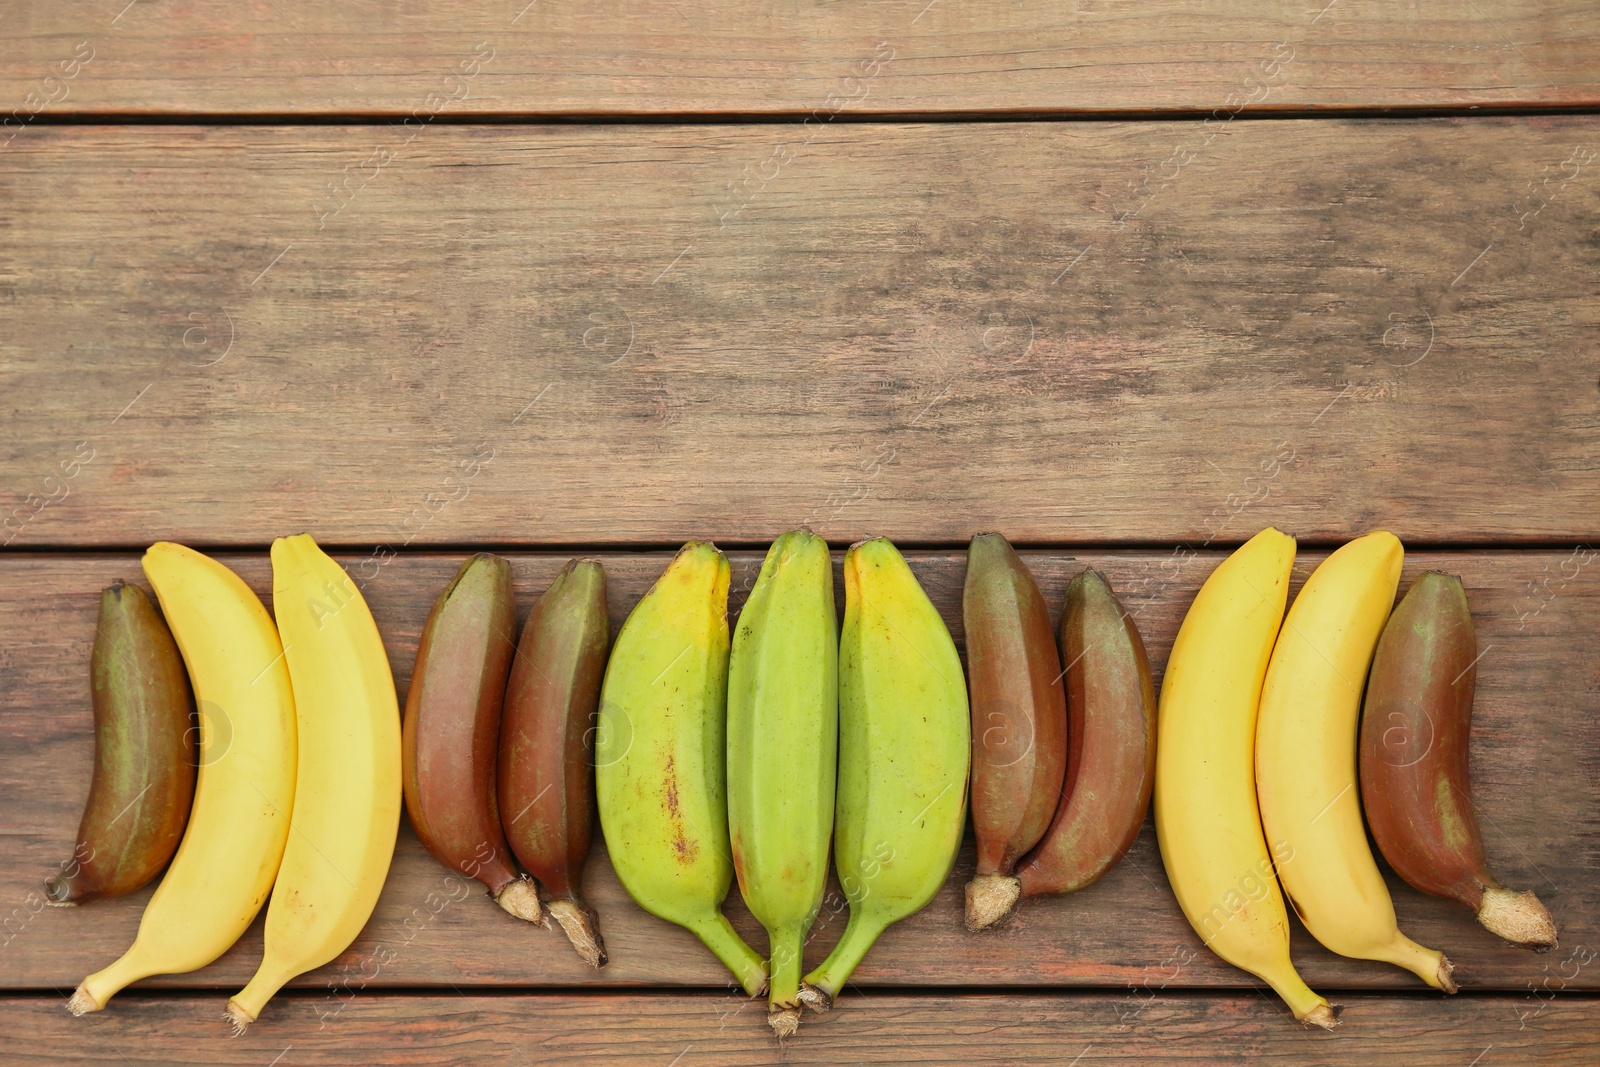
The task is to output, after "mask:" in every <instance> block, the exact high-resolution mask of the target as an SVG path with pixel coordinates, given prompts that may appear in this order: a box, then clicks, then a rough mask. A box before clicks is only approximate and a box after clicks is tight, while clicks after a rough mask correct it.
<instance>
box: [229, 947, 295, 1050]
mask: <svg viewBox="0 0 1600 1067" xmlns="http://www.w3.org/2000/svg"><path fill="white" fill-rule="evenodd" d="M293 977H294V974H293V973H292V972H282V973H279V972H276V971H273V972H268V970H267V968H266V966H265V965H263V966H262V968H261V969H260V970H258V971H256V973H255V976H254V977H252V978H251V979H250V981H249V982H247V983H246V984H245V987H244V988H243V989H241V990H239V992H237V993H235V994H234V995H233V996H232V997H230V998H229V999H228V1010H227V1019H228V1021H229V1022H230V1023H232V1024H233V1035H234V1036H235V1037H238V1036H240V1035H241V1034H243V1033H244V1032H245V1030H247V1029H248V1028H249V1026H250V1024H251V1023H253V1022H255V1021H256V1018H257V1017H258V1016H259V1015H260V1014H261V1009H262V1008H264V1007H266V1006H267V1001H269V1000H271V999H272V996H273V994H274V993H276V992H277V991H278V990H280V989H282V988H283V984H284V983H285V982H287V981H288V980H289V979H290V978H293Z"/></svg>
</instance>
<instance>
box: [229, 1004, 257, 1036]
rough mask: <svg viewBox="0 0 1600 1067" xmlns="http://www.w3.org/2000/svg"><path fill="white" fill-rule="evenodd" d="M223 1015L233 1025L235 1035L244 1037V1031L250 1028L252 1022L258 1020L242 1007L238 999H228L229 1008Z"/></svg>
mask: <svg viewBox="0 0 1600 1067" xmlns="http://www.w3.org/2000/svg"><path fill="white" fill-rule="evenodd" d="M223 1017H224V1018H226V1019H227V1020H228V1022H229V1024H230V1025H232V1026H233V1036H234V1037H243V1036H244V1032H245V1031H246V1030H248V1029H250V1024H251V1023H253V1022H255V1021H256V1017H255V1016H254V1015H251V1014H250V1013H249V1012H248V1011H246V1010H245V1009H244V1008H242V1007H240V1006H239V1002H238V1001H236V1000H230V1001H228V1010H227V1011H226V1012H225V1013H224V1014H223Z"/></svg>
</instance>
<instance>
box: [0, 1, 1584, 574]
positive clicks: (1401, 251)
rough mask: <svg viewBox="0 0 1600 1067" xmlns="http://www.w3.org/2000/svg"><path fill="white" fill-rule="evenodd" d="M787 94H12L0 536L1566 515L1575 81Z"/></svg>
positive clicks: (1527, 535) (901, 529) (1237, 529)
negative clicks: (1169, 99) (581, 116)
mask: <svg viewBox="0 0 1600 1067" xmlns="http://www.w3.org/2000/svg"><path fill="white" fill-rule="evenodd" d="M935 10H937V9H935ZM129 17H130V18H131V17H132V16H131V15H130V16H129ZM930 17H931V15H930ZM798 131H799V128H798V127H790V126H700V127H685V128H673V127H653V126H641V127H606V128H595V127H587V128H567V127H559V126H557V127H477V126H455V127H438V128H424V129H423V130H422V132H420V133H417V134H415V139H414V140H412V141H410V143H409V144H407V143H406V139H407V138H408V137H410V136H412V135H411V134H407V133H406V131H405V129H404V128H403V127H401V126H398V125H396V126H387V125H385V126H379V127H364V128H323V127H312V128H304V127H302V128H248V127H247V128H186V127H185V128H179V127H172V128H119V129H103V128H89V127H58V128H53V129H49V130H44V129H39V130H34V131H32V132H31V134H30V136H29V137H28V138H26V139H19V140H18V141H17V142H15V143H13V144H12V145H11V147H10V148H8V149H7V150H6V153H5V155H4V158H3V160H0V233H3V234H4V242H5V247H6V249H7V255H6V257H5V261H4V263H3V264H0V346H3V347H0V351H3V354H4V359H3V361H0V408H3V410H4V416H5V421H6V433H5V435H4V439H3V440H0V492H3V493H4V494H5V498H4V501H3V503H4V505H5V506H4V508H3V509H0V516H3V517H4V518H5V521H6V522H7V523H8V524H9V526H8V529H9V530H11V531H13V533H8V534H6V535H5V537H12V538H13V544H12V547H40V546H44V547H48V546H67V545H77V546H96V545H99V546H137V545H141V544H147V543H149V542H150V541H152V540H155V539H157V538H160V537H176V538H180V539H184V540H188V541H192V542H197V543H205V544H223V545H226V544H233V545H239V546H261V545H264V544H265V543H266V542H267V541H268V540H269V539H270V538H271V537H272V536H273V535H275V534H277V533H281V532H283V531H284V530H288V529H299V528H301V527H303V526H305V525H307V524H308V523H309V522H311V521H313V520H315V522H316V523H317V531H318V533H319V534H320V535H321V536H322V537H323V538H324V539H325V540H327V541H328V542H329V543H334V544H343V545H345V546H348V547H351V548H355V547H358V546H363V545H366V546H370V545H372V544H374V543H379V542H382V543H387V544H392V545H395V546H399V545H402V544H405V543H411V544H413V545H425V544H430V543H431V544H438V545H459V544H467V543H499V544H523V545H530V546H537V545H541V544H544V545H552V544H553V545H566V544H594V545H611V546H617V547H626V546H646V545H648V546H659V545H662V544H667V543H674V542H677V541H681V540H684V539H687V538H689V537H692V536H699V535H704V534H705V533H707V532H708V531H712V532H715V533H717V534H718V535H720V536H721V537H722V538H723V539H725V540H729V541H731V542H743V543H745V544H752V543H760V542H762V541H764V540H766V539H769V538H770V537H772V536H774V535H776V534H777V533H778V532H780V531H781V530H783V529H786V528H788V527H790V526H793V525H796V524H798V523H800V522H802V521H809V522H810V523H812V524H813V525H814V526H815V527H816V528H818V529H819V530H820V531H821V532H822V533H823V534H825V535H826V536H827V537H829V538H830V539H831V540H833V541H834V542H836V543H842V542H845V541H848V540H852V539H855V538H857V537H860V536H864V535H867V534H874V533H886V534H889V535H891V536H894V537H897V538H900V539H902V540H906V541H909V542H913V543H921V544H925V545H935V544H946V545H948V544H951V543H959V542H961V541H964V539H965V538H966V537H967V536H968V535H969V534H970V533H972V532H973V531H975V530H979V529H986V528H999V529H1004V530H1006V531H1008V532H1009V533H1010V534H1011V535H1012V536H1013V537H1014V538H1016V539H1017V540H1018V541H1019V542H1027V543H1033V544H1037V545H1061V544H1066V543H1072V544H1084V543H1101V544H1104V543H1107V542H1129V541H1133V542H1138V543H1143V544H1150V543H1161V542H1165V543H1175V542H1179V541H1184V542H1189V543H1191V544H1195V543H1200V542H1203V541H1209V540H1212V539H1215V540H1216V541H1217V542H1219V543H1227V542H1228V541H1233V540H1238V539H1240V538H1242V537H1243V536H1245V535H1246V534H1247V533H1248V530H1249V529H1252V528H1254V526H1256V525H1259V524H1260V523H1263V522H1267V521H1271V522H1276V523H1277V524H1279V525H1281V526H1283V527H1284V528H1286V529H1290V530H1293V531H1294V532H1295V533H1297V534H1299V535H1301V536H1302V537H1307V538H1314V539H1321V540H1323V541H1324V542H1326V541H1329V540H1332V539H1337V538H1342V537H1344V536H1346V535H1348V534H1350V533H1351V532H1353V531H1357V530H1361V529H1364V528H1366V527H1368V526H1370V525H1372V524H1374V523H1377V522H1382V523H1384V524H1386V525H1388V526H1389V527H1391V528H1392V529H1394V530H1395V531H1396V532H1397V533H1399V534H1401V535H1402V536H1403V537H1406V538H1408V539H1411V540H1423V541H1432V542H1448V543H1485V542H1496V541H1498V542H1513V541H1518V540H1525V539H1545V540H1547V541H1548V540H1572V541H1578V540H1582V539H1583V538H1586V537H1590V536H1593V535H1594V533H1595V517H1596V516H1597V515H1600V470H1597V468H1596V465H1595V461H1594V457H1595V455H1596V453H1597V451H1600V414H1597V410H1600V405H1597V402H1596V401H1597V394H1596V379H1595V374H1594V368H1593V366H1592V361H1591V360H1590V359H1589V355H1590V353H1591V350H1592V348H1593V332H1594V329H1595V326H1596V323H1597V322H1600V293H1597V292H1596V289H1595V286H1594V284H1593V281H1594V278H1595V277H1596V276H1597V275H1600V243H1597V242H1596V241H1595V240H1594V233H1593V223H1594V219H1595V218H1596V217H1597V216H1600V180H1597V172H1600V119H1596V118H1593V117H1582V118H1576V117H1575V118H1523V119H1475V120H1408V121H1404V122H1390V121H1366V122H1353V121H1344V120H1337V121H1335V120H1321V121H1309V120H1295V121H1270V122H1268V121H1261V122H1245V121H1240V122H1232V123H1221V124H1216V125H1210V126H1208V125H1205V124H1202V123H1196V122H1184V123H1010V124H943V125H933V126H926V125H884V126H879V125H850V126H836V127H832V128H830V129H829V130H828V131H827V132H826V133H825V134H824V135H820V136H818V138H817V140H816V141H815V142H814V143H812V144H810V145H809V146H805V145H803V144H798V143H796V142H795V138H796V137H797V136H799V132H798ZM786 143H788V147H783V146H784V145H785V144H786ZM775 152H776V153H778V154H776V155H775V154H774V153H775ZM786 152H792V153H793V155H792V158H789V157H786V156H784V155H783V153H786ZM1191 153H1192V158H1191ZM784 159H787V160H788V161H787V162H782V160H784ZM1330 160H1337V161H1338V165H1337V166H1329V165H1328V164H1329V161H1330ZM385 161H386V162H385ZM747 167H748V168H750V169H748V170H747V169H746V168H747ZM757 170H759V171H760V172H761V174H763V175H767V176H768V178H767V179H766V180H764V181H763V182H758V183H755V184H751V185H749V186H747V187H745V188H743V190H742V191H741V192H739V193H738V194H737V197H742V198H743V199H739V198H737V197H736V195H735V194H733V193H730V192H729V190H728V186H729V184H730V183H734V182H739V181H741V180H743V178H744V176H745V175H747V174H754V173H755V172H756V171H757ZM774 171H775V173H774ZM365 175H370V176H365ZM332 183H340V184H339V189H340V191H339V192H338V193H337V195H335V194H333V193H330V191H329V189H330V186H331V185H332ZM740 205H743V206H742V207H741V206H740ZM335 212H336V213H335ZM85 460H87V461H86V462H85ZM69 467H70V469H71V470H72V471H74V472H75V475H76V476H75V477H73V478H64V477H63V476H62V475H61V472H62V471H64V470H67V469H68V468H69ZM52 498H54V499H55V502H53V503H52V502H51V500H52ZM1241 512H1245V514H1241Z"/></svg>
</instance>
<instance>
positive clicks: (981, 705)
mask: <svg viewBox="0 0 1600 1067" xmlns="http://www.w3.org/2000/svg"><path fill="white" fill-rule="evenodd" d="M962 617H963V622H964V624H965V627H966V634H967V680H968V687H969V692H970V695H971V701H970V706H971V713H972V785H971V811H972V823H973V828H974V831H975V834H976V837H977V842H978V868H977V877H976V878H974V879H973V881H972V883H971V884H970V885H969V886H968V887H967V926H968V929H972V930H979V929H983V928H984V927H986V926H989V925H991V924H992V923H994V922H997V921H999V920H1000V919H1002V918H1004V917H1005V915H1007V914H1009V912H1010V910H1011V907H1012V905H1014V903H1015V901H1016V893H1015V891H1014V890H1012V889H1009V888H1008V884H1014V880H1013V879H1011V878H1010V877H1009V876H1010V874H1011V872H1012V869H1013V868H1014V867H1015V866H1016V863H1017V860H1018V859H1020V858H1021V857H1022V855H1023V854H1024V853H1026V852H1027V851H1028V850H1029V849H1030V848H1032V847H1033V846H1034V845H1035V844H1036V843H1037V842H1038V841H1039V839H1040V838H1041V837H1042V836H1043V835H1044V833H1045V830H1046V829H1047V828H1048V827H1049V825H1050V821H1051V817H1052V816H1053V815H1054V814H1055V810H1056V806H1057V801H1058V799H1059V797H1060V795H1061V786H1062V781H1063V778H1064V776H1065V774H1066V763H1067V709H1066V700H1065V696H1064V687H1063V685H1062V671H1061V659H1060V656H1059V655H1058V653H1057V650H1056V642H1055V635H1054V634H1053V633H1052V632H1051V629H1050V615H1049V611H1048V610H1047V609H1046V607H1045V603H1044V598H1043V597H1042V596H1041V595H1040V594H1039V587H1038V585H1037V584H1036V583H1035V582H1034V579H1033V575H1032V574H1030V573H1029V571H1028V568H1027V566H1026V565H1025V564H1024V563H1023V562H1022V559H1021V558H1020V557H1019V556H1018V555H1017V553H1016V552H1015V550H1013V549H1012V547H1011V545H1010V544H1008V543H1007V541H1006V539H1005V538H1004V537H1002V536H1001V535H1000V534H995V533H989V534H979V535H978V536H976V537H974V538H973V539H972V543H971V545H970V546H969V547H968V549H967V574H966V583H965V586H964V588H963V591H962Z"/></svg>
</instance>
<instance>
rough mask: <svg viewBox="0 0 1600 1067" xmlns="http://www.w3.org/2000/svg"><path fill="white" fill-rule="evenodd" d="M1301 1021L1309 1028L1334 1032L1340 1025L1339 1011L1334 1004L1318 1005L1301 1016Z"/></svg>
mask: <svg viewBox="0 0 1600 1067" xmlns="http://www.w3.org/2000/svg"><path fill="white" fill-rule="evenodd" d="M1300 1021H1301V1022H1302V1023H1304V1024H1305V1025H1307V1026H1320V1027H1322V1028H1323V1029H1324V1030H1332V1029H1333V1028H1334V1027H1335V1026H1338V1025H1339V1009H1338V1008H1336V1007H1334V1006H1333V1005H1332V1004H1318V1005H1317V1006H1316V1007H1314V1008H1312V1009H1311V1010H1310V1011H1308V1012H1306V1013H1305V1015H1303V1016H1301V1018H1300Z"/></svg>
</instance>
